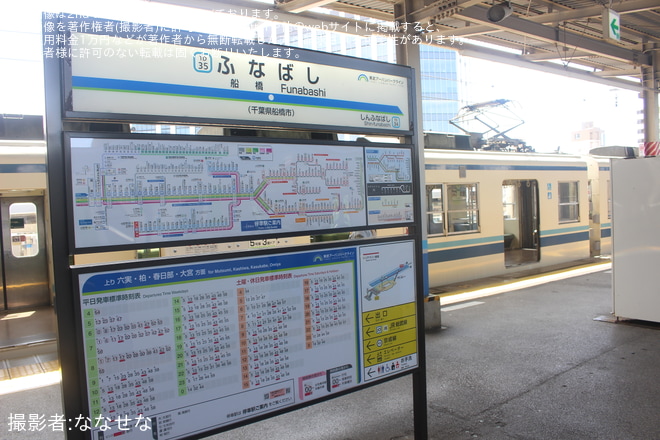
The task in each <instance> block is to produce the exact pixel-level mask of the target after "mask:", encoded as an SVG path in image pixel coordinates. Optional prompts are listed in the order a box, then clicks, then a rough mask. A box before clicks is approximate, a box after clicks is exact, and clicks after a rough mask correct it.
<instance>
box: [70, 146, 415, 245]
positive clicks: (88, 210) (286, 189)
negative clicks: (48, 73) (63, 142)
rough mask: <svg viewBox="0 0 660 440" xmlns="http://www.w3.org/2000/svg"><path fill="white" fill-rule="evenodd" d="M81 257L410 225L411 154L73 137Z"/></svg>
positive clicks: (73, 181) (385, 150)
mask: <svg viewBox="0 0 660 440" xmlns="http://www.w3.org/2000/svg"><path fill="white" fill-rule="evenodd" d="M69 144H70V154H69V156H70V163H71V165H70V169H71V171H70V174H71V175H70V181H71V184H70V187H71V188H70V196H71V200H72V211H73V213H72V217H73V227H74V236H75V246H76V248H79V249H86V248H96V247H107V246H122V245H123V246H127V245H140V244H147V243H149V244H153V243H162V242H164V243H166V244H167V243H171V242H177V241H181V240H204V239H216V238H226V239H229V238H234V237H240V236H253V235H266V234H282V233H294V232H302V233H305V232H307V233H312V232H314V231H321V230H328V229H337V228H356V229H357V228H364V227H365V226H371V227H376V226H379V225H387V224H396V223H399V224H400V223H411V222H412V221H413V220H414V219H413V190H412V179H413V177H412V169H413V167H412V159H411V150H410V148H402V147H360V146H350V147H347V146H333V145H316V144H284V143H263V142H262V143H259V142H232V141H226V140H219V141H193V140H189V139H188V140H172V139H167V138H164V139H157V138H136V137H130V138H90V137H70V140H69Z"/></svg>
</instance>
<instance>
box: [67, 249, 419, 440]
mask: <svg viewBox="0 0 660 440" xmlns="http://www.w3.org/2000/svg"><path fill="white" fill-rule="evenodd" d="M90 270H92V269H87V271H78V273H77V282H78V291H79V298H80V308H81V316H82V322H81V325H82V334H83V335H84V341H83V342H84V346H85V348H84V357H85V359H84V360H85V367H86V389H87V401H88V410H89V414H90V416H89V419H90V425H92V426H90V430H91V431H92V438H97V437H99V436H101V437H105V438H109V437H112V436H113V435H117V434H121V435H122V438H124V439H154V438H158V439H176V438H184V437H186V436H188V435H192V434H194V433H202V432H207V431H210V430H213V429H218V428H221V427H223V426H228V425H232V424H236V423H241V422H242V421H243V422H244V421H245V420H248V419H250V418H254V417H258V416H260V415H263V414H267V413H271V412H275V411H279V410H283V409H286V408H288V407H292V406H295V405H300V404H304V403H306V402H309V401H313V400H316V399H320V398H323V397H327V396H330V395H333V394H337V393H341V392H343V391H347V390H350V389H351V388H355V387H358V386H360V385H361V384H364V383H367V382H369V381H376V380H378V379H384V378H387V377H389V376H393V375H396V374H399V373H403V372H406V371H411V370H413V369H414V368H415V367H417V366H418V350H417V333H416V330H415V329H416V322H417V316H416V308H415V291H416V290H415V263H414V242H413V241H412V240H406V241H392V242H387V243H379V244H371V245H360V246H344V247H332V248H323V249H316V250H312V251H303V252H297V253H285V254H272V255H261V256H255V257H247V258H237V259H229V260H217V259H209V260H205V261H197V262H186V263H176V264H169V265H160V266H145V267H143V268H134V267H132V266H129V267H128V268H126V269H110V270H104V271H90Z"/></svg>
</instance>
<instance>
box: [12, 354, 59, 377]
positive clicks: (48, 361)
mask: <svg viewBox="0 0 660 440" xmlns="http://www.w3.org/2000/svg"><path fill="white" fill-rule="evenodd" d="M59 369H60V362H59V360H58V359H57V355H56V354H55V353H53V354H45V355H33V356H28V357H24V358H18V359H0V382H1V381H3V380H11V379H18V378H19V377H25V376H31V375H33V374H41V373H50V372H52V371H57V370H59Z"/></svg>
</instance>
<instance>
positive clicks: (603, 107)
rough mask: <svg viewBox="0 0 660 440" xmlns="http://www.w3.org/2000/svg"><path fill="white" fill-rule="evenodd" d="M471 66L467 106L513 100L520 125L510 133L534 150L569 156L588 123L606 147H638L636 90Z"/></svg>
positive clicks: (519, 70) (516, 69)
mask: <svg viewBox="0 0 660 440" xmlns="http://www.w3.org/2000/svg"><path fill="white" fill-rule="evenodd" d="M469 65H470V72H469V75H470V76H471V81H470V86H469V89H470V90H469V91H468V95H469V99H470V100H471V102H472V103H476V102H485V101H490V100H494V99H508V100H510V101H512V102H511V108H512V109H513V110H514V111H515V114H516V115H517V116H518V117H520V118H521V119H522V120H523V121H524V124H523V125H521V126H520V127H519V128H516V129H514V130H512V131H511V132H510V133H508V135H510V136H511V137H513V138H519V139H523V140H524V141H525V142H526V143H527V145H531V146H532V147H534V148H535V150H536V151H543V152H548V151H555V150H557V147H561V148H560V151H562V152H565V153H571V152H573V151H570V149H571V147H570V144H571V133H572V132H574V131H577V130H580V129H581V128H582V124H583V123H587V122H593V124H594V126H595V127H599V128H602V129H603V130H605V142H604V143H605V145H609V146H613V145H620V146H637V141H638V138H639V134H638V133H637V130H638V129H639V128H640V126H639V125H638V124H637V120H638V119H640V118H641V117H640V115H638V114H637V111H638V110H641V109H642V100H641V99H640V98H639V94H638V92H634V91H631V90H624V89H619V88H613V87H610V86H605V85H602V84H596V83H590V82H587V81H582V80H577V79H573V78H569V77H565V76H560V75H555V74H550V73H544V72H538V71H533V70H529V69H523V68H520V67H515V66H509V65H504V64H500V63H494V62H492V61H484V60H477V59H471V60H470V62H469ZM481 72H487V74H482V73H481ZM512 125H513V124H512Z"/></svg>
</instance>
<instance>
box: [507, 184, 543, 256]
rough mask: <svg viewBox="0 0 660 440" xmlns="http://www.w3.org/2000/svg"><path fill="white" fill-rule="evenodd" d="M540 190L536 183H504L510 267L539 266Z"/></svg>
mask: <svg viewBox="0 0 660 440" xmlns="http://www.w3.org/2000/svg"><path fill="white" fill-rule="evenodd" d="M538 187H539V185H538V181H536V180H505V181H504V182H503V183H502V204H503V209H504V264H505V266H506V267H513V266H520V265H522V264H529V263H535V262H537V261H539V260H540V258H541V242H540V240H539V188H538Z"/></svg>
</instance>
